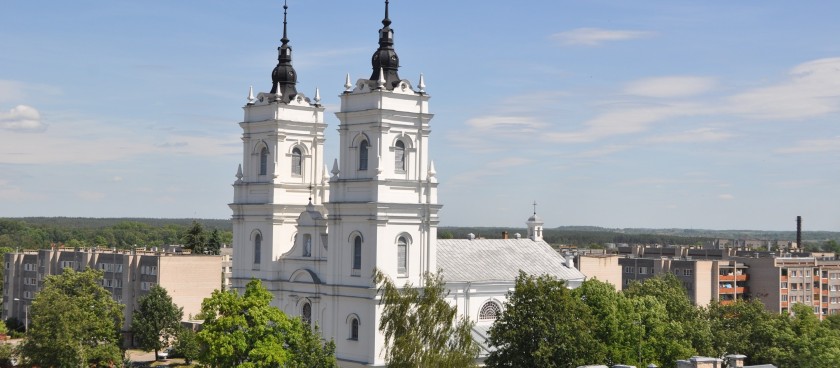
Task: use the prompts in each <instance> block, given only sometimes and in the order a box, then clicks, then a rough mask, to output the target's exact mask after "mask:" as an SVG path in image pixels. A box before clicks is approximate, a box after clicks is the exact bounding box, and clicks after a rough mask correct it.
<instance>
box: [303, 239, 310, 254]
mask: <svg viewBox="0 0 840 368" xmlns="http://www.w3.org/2000/svg"><path fill="white" fill-rule="evenodd" d="M303 256H304V257H311V256H312V235H309V234H304V235H303Z"/></svg>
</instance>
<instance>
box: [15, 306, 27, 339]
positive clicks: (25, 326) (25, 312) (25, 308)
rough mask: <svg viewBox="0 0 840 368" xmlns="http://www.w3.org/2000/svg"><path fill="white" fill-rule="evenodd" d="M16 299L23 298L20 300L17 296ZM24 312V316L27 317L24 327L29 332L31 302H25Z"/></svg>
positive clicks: (24, 320)
mask: <svg viewBox="0 0 840 368" xmlns="http://www.w3.org/2000/svg"><path fill="white" fill-rule="evenodd" d="M14 300H15V301H16V302H19V301H21V300H20V298H15V299H14ZM23 312H24V316H26V317H25V318H24V319H23V329H24V330H25V331H26V332H29V304H24V305H23Z"/></svg>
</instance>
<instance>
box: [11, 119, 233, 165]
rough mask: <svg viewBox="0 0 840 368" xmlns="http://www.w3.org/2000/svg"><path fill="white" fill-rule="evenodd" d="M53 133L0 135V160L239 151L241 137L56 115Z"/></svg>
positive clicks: (77, 160)
mask: <svg viewBox="0 0 840 368" xmlns="http://www.w3.org/2000/svg"><path fill="white" fill-rule="evenodd" d="M51 121H52V123H51V125H50V129H49V131H46V132H44V133H43V134H39V135H38V142H37V144H33V142H32V139H31V138H30V137H29V136H28V135H27V133H24V132H22V131H19V130H11V131H9V132H8V133H4V134H0V163H10V164H88V163H97V162H108V161H119V160H123V159H125V158H127V157H134V156H139V155H150V154H176V155H192V156H221V155H231V154H236V153H237V152H240V150H241V144H237V143H236V141H237V140H238V139H237V136H236V135H231V136H225V137H208V136H190V135H186V134H166V133H165V134H164V135H161V132H158V131H153V132H148V131H143V130H140V131H137V130H134V129H130V128H126V127H128V126H135V127H136V126H142V124H136V123H132V124H125V123H123V122H114V121H109V123H107V124H106V123H103V122H101V121H98V120H90V119H86V118H79V117H76V116H57V117H56V116H54V117H53V118H52V119H51Z"/></svg>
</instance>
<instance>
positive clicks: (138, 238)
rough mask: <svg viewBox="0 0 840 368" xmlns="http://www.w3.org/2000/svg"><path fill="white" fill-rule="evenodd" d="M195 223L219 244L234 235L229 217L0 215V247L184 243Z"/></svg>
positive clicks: (31, 247) (150, 245) (224, 242)
mask: <svg viewBox="0 0 840 368" xmlns="http://www.w3.org/2000/svg"><path fill="white" fill-rule="evenodd" d="M194 224H198V225H200V228H201V232H203V235H204V237H205V238H210V237H211V235H212V234H213V232H214V231H217V233H218V234H219V237H220V238H221V243H222V244H230V242H231V239H232V238H233V234H232V232H231V224H230V220H204V219H138V218H121V219H99V218H72V217H33V218H3V219H0V247H8V248H11V249H42V248H46V247H49V246H51V245H52V244H56V245H64V246H66V247H105V248H119V249H126V248H131V247H135V246H136V247H157V246H163V245H169V244H184V243H186V242H187V241H188V240H189V239H188V235H189V234H190V232H189V231H190V229H193V228H194V227H195V226H194ZM194 235H195V234H194Z"/></svg>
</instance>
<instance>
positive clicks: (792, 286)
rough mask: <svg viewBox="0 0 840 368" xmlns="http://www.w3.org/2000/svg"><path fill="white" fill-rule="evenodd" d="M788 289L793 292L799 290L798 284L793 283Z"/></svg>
mask: <svg viewBox="0 0 840 368" xmlns="http://www.w3.org/2000/svg"><path fill="white" fill-rule="evenodd" d="M790 288H791V289H793V290H799V284H797V283H795V282H794V283H792V284H790Z"/></svg>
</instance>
